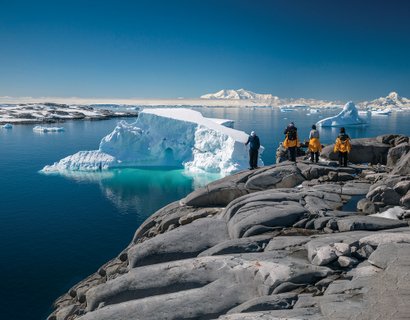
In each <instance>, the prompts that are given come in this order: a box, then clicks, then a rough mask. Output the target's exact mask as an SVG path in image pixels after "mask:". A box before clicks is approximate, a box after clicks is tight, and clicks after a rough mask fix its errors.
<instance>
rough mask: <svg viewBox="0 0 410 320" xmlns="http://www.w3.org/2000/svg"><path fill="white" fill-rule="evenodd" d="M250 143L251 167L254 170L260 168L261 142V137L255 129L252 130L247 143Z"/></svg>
mask: <svg viewBox="0 0 410 320" xmlns="http://www.w3.org/2000/svg"><path fill="white" fill-rule="evenodd" d="M248 144H249V169H250V170H253V169H256V168H258V153H259V148H260V147H261V143H260V141H259V137H258V136H257V135H256V133H255V131H252V132H251V135H250V136H249V138H248V141H246V143H245V145H246V146H247V145H248Z"/></svg>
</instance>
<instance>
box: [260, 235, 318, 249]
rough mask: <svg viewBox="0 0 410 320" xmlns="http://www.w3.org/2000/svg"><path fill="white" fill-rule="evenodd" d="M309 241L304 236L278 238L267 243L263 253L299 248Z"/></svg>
mask: <svg viewBox="0 0 410 320" xmlns="http://www.w3.org/2000/svg"><path fill="white" fill-rule="evenodd" d="M308 241H310V239H309V237H305V236H280V237H274V238H273V239H272V240H270V241H269V243H268V245H267V246H266V248H265V251H274V250H285V249H289V248H292V247H299V246H302V245H304V244H305V243H307V242H308Z"/></svg>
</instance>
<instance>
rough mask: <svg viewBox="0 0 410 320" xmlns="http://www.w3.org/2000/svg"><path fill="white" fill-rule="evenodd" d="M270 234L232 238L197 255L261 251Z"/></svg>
mask: <svg viewBox="0 0 410 320" xmlns="http://www.w3.org/2000/svg"><path fill="white" fill-rule="evenodd" d="M271 239H272V235H261V236H254V237H249V238H242V239H232V240H226V241H224V242H220V243H218V244H217V245H215V246H213V247H212V248H209V249H208V250H205V251H203V252H201V253H200V254H199V255H198V256H199V257H203V256H215V255H222V254H232V253H245V252H261V251H264V249H265V247H266V246H267V245H268V243H269V242H270V241H271Z"/></svg>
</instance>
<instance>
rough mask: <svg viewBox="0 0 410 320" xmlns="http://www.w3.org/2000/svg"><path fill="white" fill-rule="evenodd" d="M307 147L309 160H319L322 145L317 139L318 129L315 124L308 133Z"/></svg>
mask: <svg viewBox="0 0 410 320" xmlns="http://www.w3.org/2000/svg"><path fill="white" fill-rule="evenodd" d="M308 149H309V151H310V162H312V163H313V162H316V163H318V161H319V152H321V151H322V145H321V144H320V140H319V131H317V130H316V126H315V125H313V126H312V130H310V133H309V145H308Z"/></svg>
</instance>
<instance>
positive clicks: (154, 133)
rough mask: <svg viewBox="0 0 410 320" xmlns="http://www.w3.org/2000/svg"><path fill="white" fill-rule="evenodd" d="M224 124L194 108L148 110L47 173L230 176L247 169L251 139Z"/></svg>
mask: <svg viewBox="0 0 410 320" xmlns="http://www.w3.org/2000/svg"><path fill="white" fill-rule="evenodd" d="M218 122H219V123H218ZM220 123H221V122H220V121H217V120H215V119H208V118H205V117H203V116H202V114H201V113H199V112H197V111H194V110H190V109H181V108H178V109H175V108H167V109H145V110H143V111H142V112H140V114H139V116H138V119H137V121H136V122H135V123H132V124H129V123H127V122H125V121H121V122H119V123H118V125H117V127H116V128H115V129H114V131H113V132H111V133H110V134H109V135H107V136H105V137H104V138H103V139H102V140H101V142H100V146H99V149H98V150H93V151H80V152H78V153H76V154H74V155H71V156H68V157H66V158H64V159H62V160H60V161H59V162H56V163H54V164H53V165H50V166H46V167H44V169H43V172H63V171H67V170H69V171H70V170H76V171H78V170H80V171H98V170H104V169H109V168H117V167H154V166H156V167H163V166H167V167H182V166H183V167H184V168H185V169H186V170H188V171H193V172H211V173H220V174H229V173H232V172H235V171H238V170H241V169H244V168H246V167H247V166H248V148H247V147H246V146H245V145H244V143H245V142H246V141H247V139H248V135H247V134H246V133H245V132H243V131H239V130H235V129H232V128H228V127H226V126H223V125H221V124H220ZM262 151H263V148H261V152H262ZM259 162H260V163H261V164H262V161H261V159H259Z"/></svg>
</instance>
